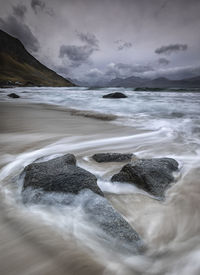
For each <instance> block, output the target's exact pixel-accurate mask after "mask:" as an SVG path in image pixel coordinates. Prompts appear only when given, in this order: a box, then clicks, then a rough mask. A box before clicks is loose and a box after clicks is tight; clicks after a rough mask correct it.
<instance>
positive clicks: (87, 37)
mask: <svg viewBox="0 0 200 275" xmlns="http://www.w3.org/2000/svg"><path fill="white" fill-rule="evenodd" d="M76 33H77V35H78V37H79V39H80V40H81V41H82V42H84V43H86V44H88V45H89V46H91V47H92V48H94V49H97V50H98V49H99V40H98V39H97V38H96V36H95V35H94V34H93V33H89V32H87V33H82V32H76Z"/></svg>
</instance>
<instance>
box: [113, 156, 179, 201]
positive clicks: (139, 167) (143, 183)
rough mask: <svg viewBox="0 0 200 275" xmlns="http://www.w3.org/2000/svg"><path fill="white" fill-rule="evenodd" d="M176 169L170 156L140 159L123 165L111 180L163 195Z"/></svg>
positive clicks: (175, 162)
mask: <svg viewBox="0 0 200 275" xmlns="http://www.w3.org/2000/svg"><path fill="white" fill-rule="evenodd" d="M177 170H178V163H177V161H176V160H174V159H172V158H157V159H156V158H155V159H141V160H136V161H134V162H133V163H131V164H127V165H125V166H124V167H123V168H122V169H121V171H120V172H119V173H118V174H115V175H114V176H113V177H112V178H111V181H112V182H128V183H133V184H135V185H136V186H138V187H139V188H142V189H144V190H145V191H147V192H149V193H150V194H152V195H154V196H159V197H163V196H164V192H165V190H166V189H167V188H168V187H169V185H170V183H171V182H173V181H174V177H173V175H172V173H173V172H174V171H177Z"/></svg>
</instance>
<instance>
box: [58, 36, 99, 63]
mask: <svg viewBox="0 0 200 275" xmlns="http://www.w3.org/2000/svg"><path fill="white" fill-rule="evenodd" d="M77 36H78V38H79V39H80V41H82V42H84V43H85V45H83V46H77V45H62V46H61V47H60V54H59V57H60V58H64V57H65V56H66V57H67V58H68V59H69V61H70V62H71V64H70V66H72V67H79V66H80V65H82V64H83V63H87V62H88V61H89V58H90V56H91V55H92V54H93V52H94V51H98V50H99V41H98V39H97V38H96V36H95V35H94V34H91V33H86V34H84V33H79V32H77Z"/></svg>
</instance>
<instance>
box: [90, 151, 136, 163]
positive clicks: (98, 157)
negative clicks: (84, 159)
mask: <svg viewBox="0 0 200 275" xmlns="http://www.w3.org/2000/svg"><path fill="white" fill-rule="evenodd" d="M132 156H133V154H120V153H98V154H94V155H93V156H92V158H93V159H94V160H95V161H96V162H121V161H128V160H131V158H132Z"/></svg>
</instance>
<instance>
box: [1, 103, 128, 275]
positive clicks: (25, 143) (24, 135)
mask: <svg viewBox="0 0 200 275" xmlns="http://www.w3.org/2000/svg"><path fill="white" fill-rule="evenodd" d="M0 116H1V123H0V148H1V149H0V155H1V160H0V165H1V166H4V165H5V164H7V162H9V161H10V158H13V160H14V159H15V155H16V156H17V155H18V154H20V153H23V152H29V151H33V150H37V149H40V148H42V147H43V146H47V145H48V144H51V143H52V142H56V141H57V140H58V139H60V138H63V137H72V139H73V138H75V137H77V136H81V139H80V140H83V141H84V137H83V136H85V137H86V139H87V136H92V137H93V139H94V140H95V137H97V136H98V137H100V136H104V137H105V136H106V137H115V136H120V135H126V134H131V133H132V130H131V129H129V128H128V127H122V126H115V125H112V124H110V123H107V122H105V121H104V119H103V121H101V120H100V119H99V118H98V119H95V118H94V119H93V118H85V117H81V114H80V113H78V114H77V115H75V113H73V115H72V114H71V111H69V110H63V109H59V108H58V107H54V106H50V105H42V104H22V103H0ZM1 191H2V192H1V193H0V201H1V203H0V240H1V241H0V274H5V275H11V274H13V275H15V274H20V275H28V274H34V275H36V274H37V275H40V274H41V275H45V274H48V275H50V274H52V275H53V274H54V275H55V274H58V275H62V274H81V275H82V274H87V275H89V274H97V275H98V274H103V272H104V270H105V267H103V265H102V264H100V262H99V261H98V259H97V260H94V258H92V257H90V256H89V254H90V253H89V251H87V253H86V252H85V250H84V249H81V247H80V245H79V246H77V244H76V240H73V238H71V239H70V240H68V241H67V240H66V239H65V240H63V238H62V236H59V235H58V234H57V233H56V232H54V231H52V230H51V228H50V227H48V226H44V224H42V223H41V224H40V223H39V222H38V221H37V219H36V220H34V219H33V217H32V216H29V214H28V213H27V212H25V213H22V212H21V209H18V206H15V205H12V202H9V201H7V197H6V195H5V194H4V192H3V189H2V190H1ZM109 274H111V273H109Z"/></svg>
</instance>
